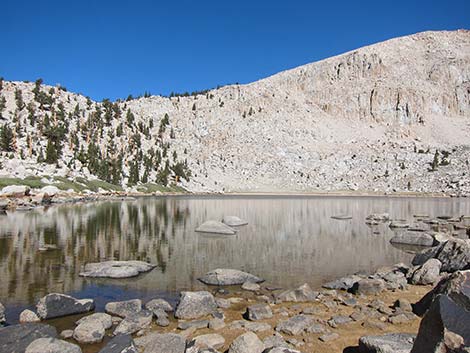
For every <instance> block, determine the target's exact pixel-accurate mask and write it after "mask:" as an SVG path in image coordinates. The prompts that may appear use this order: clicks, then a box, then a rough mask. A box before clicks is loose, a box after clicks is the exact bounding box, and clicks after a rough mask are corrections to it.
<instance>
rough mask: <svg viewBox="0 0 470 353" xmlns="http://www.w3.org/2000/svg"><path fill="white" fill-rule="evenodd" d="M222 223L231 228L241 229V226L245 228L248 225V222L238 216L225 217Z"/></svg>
mask: <svg viewBox="0 0 470 353" xmlns="http://www.w3.org/2000/svg"><path fill="white" fill-rule="evenodd" d="M222 222H223V223H224V224H226V225H228V226H229V227H240V226H244V225H247V224H248V222H247V221H245V220H243V219H241V218H239V217H237V216H224V218H223V219H222Z"/></svg>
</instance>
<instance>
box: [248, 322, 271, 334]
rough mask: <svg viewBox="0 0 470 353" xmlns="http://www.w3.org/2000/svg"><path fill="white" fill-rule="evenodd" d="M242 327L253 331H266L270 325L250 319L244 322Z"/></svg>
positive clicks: (269, 328)
mask: <svg viewBox="0 0 470 353" xmlns="http://www.w3.org/2000/svg"><path fill="white" fill-rule="evenodd" d="M244 328H245V329H246V330H248V331H253V332H262V331H268V330H271V329H272V327H271V325H270V324H267V323H265V322H250V321H248V322H246V323H245V325H244Z"/></svg>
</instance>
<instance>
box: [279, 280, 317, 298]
mask: <svg viewBox="0 0 470 353" xmlns="http://www.w3.org/2000/svg"><path fill="white" fill-rule="evenodd" d="M317 296H318V292H315V291H313V290H312V288H310V286H309V285H308V284H307V283H305V284H303V285H301V286H300V287H299V288H296V289H291V290H287V291H284V292H282V293H279V294H278V295H276V301H278V302H310V301H314V300H315V299H316V298H317Z"/></svg>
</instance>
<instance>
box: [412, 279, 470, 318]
mask: <svg viewBox="0 0 470 353" xmlns="http://www.w3.org/2000/svg"><path fill="white" fill-rule="evenodd" d="M469 287H470V270H467V271H457V272H455V273H453V274H452V275H450V276H447V277H444V278H443V279H442V280H440V281H439V283H438V284H437V285H436V286H435V287H434V288H433V289H432V290H431V291H429V292H428V293H427V294H425V295H424V296H423V297H422V298H421V299H420V300H419V301H418V302H417V303H416V304H415V305H414V306H413V312H414V313H415V314H417V315H419V316H422V315H424V314H425V313H426V311H427V310H428V309H429V307H430V306H431V303H432V302H433V301H434V299H435V298H436V297H437V296H438V295H445V296H448V297H449V298H450V299H451V300H453V301H454V302H457V303H462V305H463V306H465V307H469V308H470V291H469V290H468V288H469Z"/></svg>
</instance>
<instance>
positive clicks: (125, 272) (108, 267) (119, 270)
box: [79, 261, 156, 278]
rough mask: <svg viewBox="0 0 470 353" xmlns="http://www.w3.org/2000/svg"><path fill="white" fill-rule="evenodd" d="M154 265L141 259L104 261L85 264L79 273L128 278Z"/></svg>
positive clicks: (94, 276) (150, 268) (82, 274)
mask: <svg viewBox="0 0 470 353" xmlns="http://www.w3.org/2000/svg"><path fill="white" fill-rule="evenodd" d="M155 267H156V265H154V264H151V263H148V262H143V261H105V262H96V263H89V264H86V265H85V268H84V270H83V272H80V274H79V275H80V276H82V277H92V278H129V277H135V276H138V275H139V274H140V273H142V272H148V271H150V270H152V269H153V268H155Z"/></svg>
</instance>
